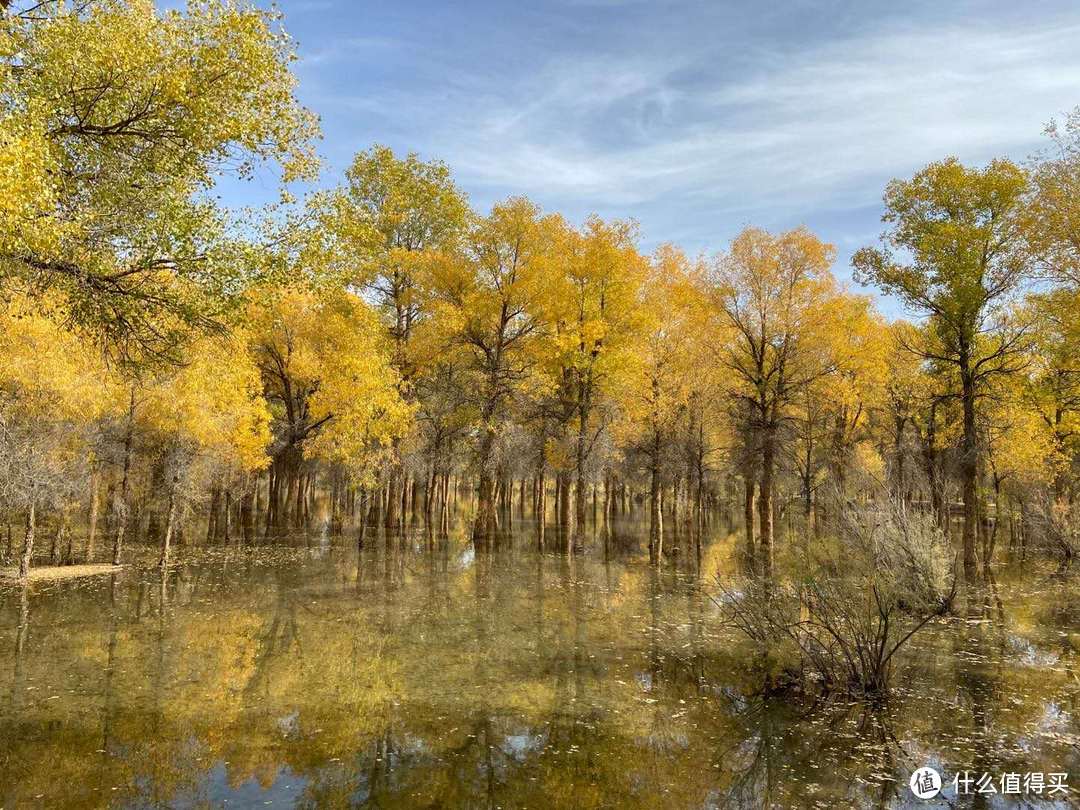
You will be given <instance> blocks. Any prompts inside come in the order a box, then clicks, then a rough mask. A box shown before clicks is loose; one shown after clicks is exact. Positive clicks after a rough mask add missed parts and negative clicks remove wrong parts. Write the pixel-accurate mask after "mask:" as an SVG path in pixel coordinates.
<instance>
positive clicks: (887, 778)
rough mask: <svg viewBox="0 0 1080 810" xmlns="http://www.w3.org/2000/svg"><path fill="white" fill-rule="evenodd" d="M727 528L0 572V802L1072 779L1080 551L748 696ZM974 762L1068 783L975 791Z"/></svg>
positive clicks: (807, 795)
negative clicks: (554, 546) (864, 659)
mask: <svg viewBox="0 0 1080 810" xmlns="http://www.w3.org/2000/svg"><path fill="white" fill-rule="evenodd" d="M715 535H716V536H715V537H711V538H706V543H705V544H704V548H703V551H702V558H701V563H700V565H698V564H696V562H695V560H693V559H686V558H684V559H682V560H679V561H675V562H670V561H665V565H664V567H663V568H662V569H661V570H660V571H656V570H655V569H653V568H651V567H650V566H649V565H648V555H647V553H646V551H645V548H644V544H643V535H642V533H641V532H640V531H638V530H637V529H635V528H633V527H623V528H622V529H621V530H620V531H619V532H617V533H616V534H615V536H614V537H613V538H612V540H611V543H610V544H609V545H610V550H609V552H608V553H607V554H605V553H604V551H603V548H602V545H603V544H602V543H596V544H594V545H592V546H590V547H589V548H587V549H586V551H585V552H584V553H582V554H579V555H576V556H575V557H573V558H569V559H568V558H566V557H564V556H560V555H553V554H547V555H544V554H539V553H537V551H536V550H535V546H536V543H535V539H534V536H533V534H532V533H531V531H528V526H526V531H525V532H524V533H522V534H521V535H520V536H519V537H517V538H515V539H514V541H513V542H511V543H506V544H504V545H503V547H501V548H500V549H498V550H496V551H493V552H491V553H489V554H483V555H480V556H479V557H478V556H475V555H474V554H473V553H472V551H471V550H470V549H469V548H468V546H467V544H466V543H465V542H464V541H463V540H462V539H461V538H460V537H458V538H454V537H452V538H451V539H450V540H449V541H448V542H446V543H438V541H436V543H435V545H434V548H430V549H429V548H428V546H427V544H426V542H425V541H424V539H423V538H422V537H419V538H408V539H407V540H404V541H401V540H399V539H395V540H393V542H392V543H391V544H390V548H389V549H388V548H387V547H386V545H385V544H384V543H383V541H382V540H381V539H380V540H378V541H377V542H371V543H369V546H370V548H369V549H368V550H365V551H364V552H363V554H362V555H359V556H358V554H357V553H356V551H355V549H354V548H353V547H352V545H351V544H350V543H348V542H334V543H332V542H330V541H329V540H328V539H327V538H321V539H319V538H315V539H311V540H309V541H307V542H306V543H305V542H304V541H303V540H300V541H294V542H293V544H292V545H290V546H288V547H285V546H275V547H266V546H262V547H257V548H252V549H240V548H224V549H209V550H198V549H187V550H185V549H180V550H179V552H178V563H177V566H176V568H175V569H174V570H173V571H171V572H170V575H169V577H168V579H167V580H166V582H165V583H164V585H162V583H161V579H160V577H159V575H158V574H157V572H156V571H155V570H154V569H153V567H152V562H151V561H152V559H153V558H152V556H151V554H150V551H149V550H146V557H145V559H144V562H145V565H142V566H140V565H139V564H138V562H136V564H135V565H133V566H130V567H129V568H128V569H127V570H126V571H125V572H124V573H123V574H121V575H119V576H115V577H108V576H106V577H101V578H94V579H84V580H79V581H70V582H62V583H38V584H35V585H32V586H31V588H30V590H29V592H24V591H20V590H18V589H14V588H10V587H8V588H6V589H4V590H0V649H2V650H3V653H2V655H0V663H2V665H3V669H2V672H0V779H2V783H0V806H2V807H4V808H15V807H24V806H46V807H100V806H113V807H180V808H183V807H263V806H267V805H275V806H301V807H379V808H417V807H420V808H423V807H484V808H498V807H502V808H518V807H530V808H599V807H612V808H708V807H754V808H757V807H762V808H764V807H933V806H942V807H944V806H954V807H968V806H972V807H980V806H985V807H998V806H1021V802H1026V803H1027V805H1024V806H1028V805H1032V804H1034V805H1036V806H1040V807H1043V806H1045V807H1055V806H1057V807H1066V806H1074V804H1075V802H1076V800H1077V797H1078V796H1080V793H1078V792H1077V788H1078V787H1080V784H1078V783H1080V666H1078V663H1080V662H1078V659H1080V653H1078V649H1080V586H1078V584H1077V582H1076V580H1075V579H1072V580H1069V579H1066V580H1062V579H1061V578H1056V577H1053V576H1051V575H1050V568H1049V567H1047V568H1046V569H1045V570H1044V569H1043V568H1042V567H1040V566H1037V565H1034V564H1032V563H1030V562H1029V563H1028V564H1027V565H1025V566H1020V565H1018V564H1013V565H1010V566H1007V567H1006V568H1003V569H1002V570H1001V571H1000V572H999V575H998V581H997V583H996V586H995V587H992V588H980V589H978V590H977V591H972V592H970V593H966V594H963V595H962V596H961V598H960V602H959V611H958V612H959V615H958V616H955V617H952V618H950V619H948V620H945V621H941V622H939V623H936V624H934V625H932V626H931V627H930V628H929V629H927V630H926V631H925V632H924V633H923V634H921V635H920V636H918V637H917V638H916V640H915V641H914V642H913V643H912V644H911V646H910V647H909V648H907V649H906V652H905V654H904V655H903V658H902V660H901V662H900V664H899V669H898V672H897V673H896V683H897V684H898V686H899V688H898V689H897V691H896V692H895V693H894V695H893V696H892V697H891V698H890V699H889V701H888V702H887V703H886V704H885V705H884V706H881V707H877V708H874V707H869V706H866V705H864V704H859V703H846V702H840V701H832V702H819V703H818V704H816V705H809V704H807V703H805V702H798V701H794V700H793V699H789V700H784V699H780V698H775V697H774V698H769V699H762V698H760V697H755V696H754V695H755V693H756V692H757V689H756V684H754V683H752V682H750V680H751V678H750V676H749V675H748V673H749V672H750V669H749V668H748V667H747V666H746V661H745V657H746V655H747V647H746V645H745V644H743V643H742V642H741V641H740V640H739V639H738V638H737V637H736V636H735V635H733V634H732V633H731V631H729V630H726V629H724V628H723V627H721V626H720V623H719V619H718V611H717V609H716V606H715V604H714V603H713V602H712V601H711V599H710V594H711V593H712V592H713V588H712V581H713V579H712V577H713V574H714V573H715V572H716V571H717V570H724V571H727V570H732V569H733V566H734V563H733V556H734V555H733V551H732V549H733V547H734V541H733V540H732V539H731V538H729V537H727V536H726V533H724V532H720V531H717V532H715ZM927 764H928V765H932V766H933V767H935V768H937V769H938V770H939V771H941V772H942V773H943V774H944V776H945V780H946V788H945V790H944V791H943V793H942V794H941V795H940V796H939V797H938V798H937V799H935V800H931V801H921V800H918V799H916V798H914V797H913V796H912V793H911V791H910V789H909V787H908V779H909V776H910V775H911V773H912V771H913V770H914V769H915V768H916V767H918V766H921V765H927ZM964 770H967V771H970V772H972V775H973V776H981V774H982V773H984V772H985V773H989V774H991V775H992V776H993V777H994V778H995V779H996V780H1000V778H1001V776H1002V775H1004V774H1007V773H1011V772H1016V773H1019V774H1027V773H1030V772H1044V773H1045V774H1047V775H1049V774H1050V773H1054V772H1064V773H1067V774H1069V776H1068V784H1069V786H1070V789H1071V792H1070V793H1067V794H1065V793H1056V794H1055V795H1054V796H1052V797H1051V796H1049V795H1048V793H1047V791H1045V790H1044V792H1043V794H1041V795H1035V794H1033V793H1030V792H1029V793H1028V794H1026V795H1010V796H1003V795H1000V794H997V795H988V794H986V793H982V794H980V793H974V792H973V793H972V794H971V795H967V796H959V797H956V796H955V795H954V789H953V787H952V784H951V780H952V775H953V774H955V773H956V772H958V771H964ZM1047 781H1049V776H1047ZM998 788H999V790H1000V785H998Z"/></svg>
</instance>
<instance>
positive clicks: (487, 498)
mask: <svg viewBox="0 0 1080 810" xmlns="http://www.w3.org/2000/svg"><path fill="white" fill-rule="evenodd" d="M494 449H495V432H494V431H493V430H491V429H487V430H485V431H484V435H483V438H482V439H481V440H480V457H479V462H480V465H479V466H480V481H479V486H478V487H477V490H476V497H477V500H476V523H475V525H474V526H473V544H474V545H475V546H477V547H478V548H487V547H488V546H489V545H490V544H491V540H492V537H493V536H494V534H495V481H494V480H493V478H492V469H491V466H492V465H491V461H492V455H493V452H494Z"/></svg>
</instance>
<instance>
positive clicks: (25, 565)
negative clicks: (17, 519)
mask: <svg viewBox="0 0 1080 810" xmlns="http://www.w3.org/2000/svg"><path fill="white" fill-rule="evenodd" d="M36 527H37V504H35V503H34V502H33V501H30V506H29V508H27V510H26V533H25V534H24V535H23V547H22V555H21V556H20V557H19V581H20V582H26V578H27V577H28V576H30V562H31V560H33V558H34V529H35V528H36Z"/></svg>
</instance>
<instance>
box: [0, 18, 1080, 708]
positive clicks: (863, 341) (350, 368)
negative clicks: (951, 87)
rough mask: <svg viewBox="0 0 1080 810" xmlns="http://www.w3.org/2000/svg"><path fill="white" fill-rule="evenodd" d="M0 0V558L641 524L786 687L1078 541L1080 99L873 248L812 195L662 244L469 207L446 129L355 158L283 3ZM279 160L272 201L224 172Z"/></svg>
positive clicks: (918, 191)
mask: <svg viewBox="0 0 1080 810" xmlns="http://www.w3.org/2000/svg"><path fill="white" fill-rule="evenodd" d="M0 7H2V11H0V13H2V15H3V16H2V21H0V82H2V87H3V92H2V95H0V110H2V111H0V515H2V518H3V520H4V522H5V525H3V526H0V531H3V536H2V537H0V563H2V564H4V565H6V566H9V569H8V571H7V575H8V577H9V578H10V579H11V580H14V581H15V582H21V583H23V585H24V587H25V584H26V583H27V582H28V581H29V580H32V579H33V578H34V576H35V572H41V571H56V570H57V569H59V568H64V567H72V569H73V570H74V569H77V568H79V567H80V566H82V567H85V566H97V567H101V566H125V567H128V566H133V565H134V566H141V567H142V568H143V569H144V570H145V569H150V568H152V569H153V570H154V571H156V572H160V576H161V578H162V580H163V581H164V580H165V578H166V577H168V576H169V575H170V571H173V572H175V571H176V570H177V568H178V567H179V566H181V565H183V561H184V560H185V559H187V558H188V557H189V556H190V555H192V554H197V553H198V552H199V551H200V550H204V551H205V550H210V549H220V548H222V547H227V548H231V547H235V548H244V549H248V550H249V551H250V553H251V554H253V555H255V556H256V557H257V556H258V555H259V554H260V553H265V554H267V555H271V554H272V553H273V549H274V548H275V547H276V546H277V544H279V543H281V542H285V540H287V539H288V538H290V537H293V538H295V537H298V536H301V535H308V536H312V535H318V536H322V537H324V538H329V540H328V542H330V543H331V544H332V545H334V546H335V547H340V548H343V549H348V550H349V551H350V553H355V554H358V555H360V556H361V557H362V556H363V555H364V554H366V553H368V552H369V551H370V550H372V549H375V550H378V549H380V548H385V549H390V548H391V547H392V546H394V545H395V544H398V543H402V544H405V543H408V544H410V547H415V548H417V549H420V551H421V552H422V551H423V550H424V549H428V550H429V551H430V550H432V549H436V548H438V547H439V546H441V545H445V544H446V543H447V542H448V538H449V539H451V540H452V541H453V542H456V543H460V544H462V545H463V546H464V547H467V548H468V549H470V550H471V551H470V553H472V554H475V555H476V556H475V559H480V558H481V557H485V556H487V557H491V556H493V555H499V554H502V553H503V552H504V551H505V552H509V550H512V549H514V548H517V547H521V546H523V545H524V546H529V547H531V548H533V549H535V550H536V551H538V552H539V553H541V554H544V555H552V556H555V557H565V558H567V559H572V558H574V557H576V556H579V555H588V554H593V555H602V556H603V557H604V558H607V556H608V555H609V554H610V553H615V552H614V549H615V547H616V546H617V545H618V544H619V542H620V534H619V527H620V526H623V525H625V524H627V523H628V522H629V521H634V522H636V523H639V524H640V525H641V526H643V527H644V529H643V535H642V537H643V539H644V546H643V549H647V555H644V554H643V557H644V558H645V559H646V560H647V563H646V564H647V565H648V566H652V567H654V568H656V569H664V568H665V567H667V566H681V565H691V566H696V567H697V569H698V570H700V572H701V574H702V577H703V583H704V584H703V587H705V588H706V589H707V590H708V591H709V593H710V594H711V595H710V597H709V599H710V602H709V604H710V606H711V609H713V610H715V611H716V613H717V614H718V616H719V617H720V620H721V622H722V624H723V625H724V626H725V627H728V628H730V629H732V630H733V632H735V633H736V634H737V636H738V637H739V638H740V639H741V640H742V641H741V642H740V643H742V644H744V645H745V650H746V651H747V652H746V657H747V660H748V661H750V662H757V663H755V664H752V665H753V666H755V667H758V668H759V670H760V672H761V673H762V674H763V677H764V678H765V683H766V686H765V689H766V690H768V691H779V692H784V691H797V692H800V693H806V692H808V691H818V692H822V691H824V692H844V693H847V694H854V695H861V696H880V695H883V694H886V693H887V692H888V691H889V690H890V688H891V687H892V685H893V684H894V683H895V680H894V678H893V673H894V671H895V668H896V663H897V660H898V656H899V654H900V653H901V650H902V649H903V648H904V646H905V645H906V644H907V643H908V642H909V641H910V640H911V639H912V638H914V637H915V635H916V633H917V632H918V631H920V630H921V629H923V628H925V627H927V626H928V625H931V624H934V623H936V622H943V621H948V620H949V617H950V616H953V615H955V612H956V610H957V604H958V594H961V593H965V592H974V591H973V589H980V588H986V587H990V586H991V585H992V583H993V581H994V580H995V577H996V576H997V573H996V572H998V571H999V570H1002V569H1003V568H1006V567H1010V566H1013V567H1015V566H1025V565H1027V564H1028V563H1029V562H1030V563H1031V564H1032V565H1046V566H1048V571H1049V574H1048V575H1049V576H1051V577H1053V578H1055V579H1054V580H1053V581H1060V582H1067V581H1069V578H1070V577H1071V576H1073V575H1074V573H1075V572H1074V571H1072V570H1071V569H1072V568H1073V567H1075V562H1076V557H1077V555H1078V554H1080V501H1078V495H1080V491H1078V486H1080V365H1078V363H1080V318H1078V317H1077V314H1076V313H1077V312H1078V311H1080V108H1077V109H1076V110H1075V111H1074V112H1072V113H1070V114H1067V115H1064V116H1062V117H1059V119H1057V120H1050V122H1049V123H1048V125H1047V127H1046V131H1045V137H1044V141H1043V143H1044V147H1043V149H1042V150H1040V151H1039V152H1038V153H1036V154H1034V155H1032V156H1031V157H1029V158H1026V159H1024V160H1023V161H1020V162H1016V161H1014V160H1010V159H1006V158H1000V159H996V160H993V161H991V162H989V163H987V164H985V165H965V164H964V163H962V162H960V161H959V160H957V159H956V158H954V157H950V156H946V155H942V156H941V158H940V160H938V161H936V162H933V163H930V164H929V165H926V166H925V167H924V168H922V169H920V170H918V171H917V172H914V173H913V174H911V175H910V176H906V177H900V178H897V179H895V180H893V181H892V182H891V183H889V185H888V186H887V187H886V188H885V189H884V190H883V195H882V203H881V223H882V225H881V228H882V232H881V237H880V240H879V241H878V242H876V243H875V244H869V245H866V246H863V247H861V248H860V249H858V250H857V251H856V252H855V253H854V256H853V258H852V260H851V267H850V269H849V268H847V267H838V266H837V262H836V257H837V248H836V247H835V246H834V245H832V244H829V243H828V242H827V241H825V240H824V239H823V238H821V237H819V236H818V235H816V234H815V233H813V232H811V231H810V230H809V229H807V228H805V227H797V228H794V229H792V230H787V231H783V232H770V231H769V230H766V229H763V228H759V227H754V226H747V227H745V228H744V229H743V230H742V231H741V232H739V233H738V234H737V235H735V236H734V237H733V238H730V241H728V235H725V234H717V241H718V242H719V241H720V240H723V241H724V242H725V243H726V246H725V247H724V248H723V249H722V250H720V251H719V252H716V253H711V254H702V255H694V254H690V253H688V252H685V251H684V250H682V249H680V248H679V247H678V246H677V245H674V244H664V245H661V246H660V247H657V248H656V249H655V250H651V251H645V250H644V249H643V248H642V247H641V245H642V243H643V242H645V241H646V239H647V236H648V235H647V234H643V233H641V231H640V228H639V226H638V225H637V223H636V222H634V221H632V220H615V219H604V218H601V217H599V216H590V217H588V218H586V219H584V220H583V221H580V222H577V221H570V220H568V219H567V218H566V217H564V216H562V215H560V214H559V213H558V212H556V211H546V210H543V209H542V208H541V207H540V206H539V205H537V204H536V203H535V202H533V201H531V200H529V199H527V198H525V197H523V196H514V197H510V198H508V199H505V200H503V201H502V202H499V203H497V204H495V205H494V206H492V207H491V209H490V210H483V211H480V210H476V209H475V208H474V207H473V206H472V205H471V204H470V201H469V199H468V198H467V197H466V195H465V193H464V192H463V191H462V189H461V188H460V187H459V185H458V184H457V183H456V182H455V179H454V174H453V171H452V167H450V166H448V165H446V164H444V163H443V162H440V161H439V160H438V159H437V158H425V157H421V156H419V155H417V154H413V153H399V152H395V151H393V150H392V149H390V148H388V147H386V146H382V145H378V144H376V145H368V144H358V145H357V147H358V149H359V151H357V152H356V154H355V157H354V158H353V160H352V162H351V165H349V167H348V169H347V170H346V171H345V172H344V174H343V175H342V176H334V175H333V174H332V173H330V172H328V171H326V170H325V168H323V167H321V166H320V161H319V158H318V150H317V145H318V140H319V132H320V128H319V121H318V118H317V116H316V115H315V114H314V113H313V112H312V111H310V110H308V109H305V108H304V107H303V106H302V105H301V104H300V102H299V101H298V100H297V97H296V89H297V79H296V76H295V74H294V72H293V66H292V64H293V62H294V60H295V59H296V52H295V46H294V43H293V42H292V40H291V39H290V38H289V36H288V34H287V33H286V32H285V29H284V27H283V25H284V23H283V20H282V18H281V16H280V14H278V13H277V12H276V11H265V10H261V9H259V8H256V7H254V6H249V5H247V4H246V3H242V2H233V0H206V2H200V3H195V4H193V5H191V6H190V7H189V8H188V9H187V10H186V11H184V12H179V11H162V10H160V9H158V8H156V7H155V5H154V3H153V2H151V1H150V0H126V1H125V0H79V1H78V2H58V1H57V0H43V1H42V2H35V3H30V2H2V3H0ZM1052 116H1053V111H1048V114H1047V118H1048V120H1049V119H1051V118H1052ZM256 174H258V175H259V176H261V177H266V176H272V177H273V178H274V179H275V183H277V184H278V185H279V187H280V191H279V193H278V195H277V199H276V201H275V202H274V203H273V204H269V205H259V206H250V207H236V206H228V205H226V204H224V203H223V202H222V199H221V197H220V196H219V195H218V189H219V184H220V183H221V182H223V181H224V180H225V179H229V182H243V181H245V180H246V179H249V178H251V177H253V176H254V175H256ZM848 277H852V278H853V279H854V282H855V283H852V282H848V281H844V280H842V279H846V278H848ZM875 296H882V297H884V298H886V299H888V300H890V301H892V302H894V303H895V304H896V306H897V307H898V308H899V309H902V310H903V311H904V312H906V313H908V316H907V318H906V319H898V318H890V317H886V316H885V315H883V314H882V312H881V311H880V308H879V305H878V303H876V301H878V300H879V298H877V297H875ZM718 531H720V532H721V533H722V534H724V535H725V536H730V538H732V540H731V549H732V553H733V555H734V558H733V559H735V560H736V561H737V566H736V567H735V569H734V570H731V569H725V570H726V571H727V573H725V574H723V575H720V574H718V573H717V569H716V568H715V567H714V568H713V569H712V570H709V569H708V565H707V563H705V562H703V560H705V561H707V560H710V559H712V557H710V556H709V554H708V552H707V549H705V550H703V546H704V545H706V541H707V540H708V539H709V538H710V537H713V536H714V535H715V534H716V533H717V532H718ZM412 544H415V546H413V545H412ZM94 570H97V569H94ZM112 570H114V571H116V570H121V569H112ZM155 576H156V574H155ZM1062 587H1065V586H1062ZM1047 598H1052V597H1047ZM23 599H24V600H25V590H24V596H23ZM1074 629H1075V628H1074ZM20 639H22V636H21V635H20ZM17 643H18V644H22V643H23V642H22V640H19V641H17ZM21 649H22V648H21V647H19V650H20V651H21ZM751 651H756V652H751ZM749 665H750V664H748V666H749Z"/></svg>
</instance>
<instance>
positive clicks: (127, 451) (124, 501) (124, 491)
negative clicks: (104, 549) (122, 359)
mask: <svg viewBox="0 0 1080 810" xmlns="http://www.w3.org/2000/svg"><path fill="white" fill-rule="evenodd" d="M134 438H135V386H132V387H131V399H130V400H129V403H128V422H127V432H126V433H125V434H124V472H123V477H122V478H121V481H120V496H119V501H118V508H117V510H116V535H115V540H114V541H113V565H119V564H120V552H121V551H122V550H123V547H124V531H125V530H126V529H127V522H128V478H129V476H130V474H131V445H132V442H133V441H134Z"/></svg>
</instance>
